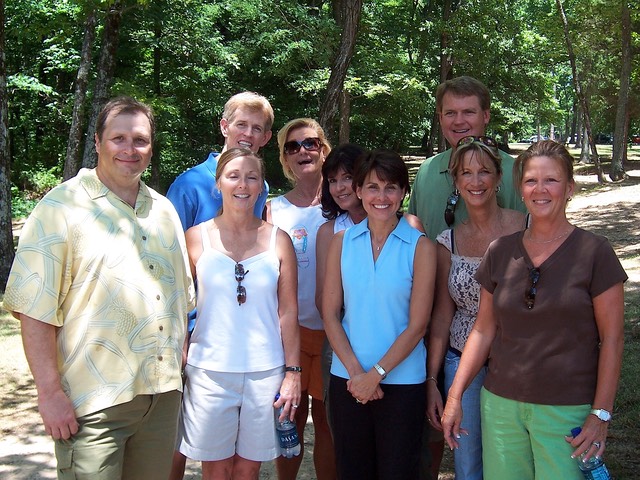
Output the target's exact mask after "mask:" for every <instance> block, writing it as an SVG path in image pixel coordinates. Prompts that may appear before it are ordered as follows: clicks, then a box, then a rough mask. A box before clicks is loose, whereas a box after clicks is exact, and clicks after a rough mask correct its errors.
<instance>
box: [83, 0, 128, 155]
mask: <svg viewBox="0 0 640 480" xmlns="http://www.w3.org/2000/svg"><path fill="white" fill-rule="evenodd" d="M121 20H122V4H121V3H120V2H116V3H114V4H113V5H112V6H111V7H109V11H108V13H107V17H106V19H105V26H104V33H103V36H102V45H101V47H100V60H99V61H98V78H96V85H95V88H94V89H93V102H92V104H91V117H90V118H89V125H88V126H87V136H86V137H85V142H84V156H83V157H82V166H83V167H85V168H93V167H95V166H96V163H97V161H98V154H97V153H96V149H95V147H94V145H95V141H94V136H95V133H96V120H97V118H98V114H99V113H100V110H102V107H104V105H105V103H107V100H108V99H109V89H110V88H111V82H112V81H113V71H114V69H115V64H116V51H117V49H118V33H119V32H120V21H121Z"/></svg>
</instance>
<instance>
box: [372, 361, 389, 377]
mask: <svg viewBox="0 0 640 480" xmlns="http://www.w3.org/2000/svg"><path fill="white" fill-rule="evenodd" d="M373 368H375V369H376V371H377V372H378V373H379V374H380V376H381V377H382V379H383V380H384V379H385V378H387V371H386V370H385V369H384V368H382V367H381V366H380V365H379V364H377V363H376V364H375V365H374V366H373Z"/></svg>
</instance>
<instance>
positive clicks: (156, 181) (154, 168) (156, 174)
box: [149, 20, 162, 190]
mask: <svg viewBox="0 0 640 480" xmlns="http://www.w3.org/2000/svg"><path fill="white" fill-rule="evenodd" d="M153 35H154V38H155V42H154V47H153V93H154V94H155V96H156V98H160V96H161V95H162V92H161V90H160V88H161V82H160V72H161V59H162V52H161V50H160V38H161V37H162V25H161V23H160V21H159V20H156V21H155V24H154V27H153ZM157 138H158V137H156V140H157ZM161 149H162V146H161V145H160V144H159V143H158V142H157V141H156V143H155V145H153V156H152V157H151V178H150V179H149V186H150V187H151V188H153V189H155V190H160V157H161Z"/></svg>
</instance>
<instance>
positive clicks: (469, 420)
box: [444, 350, 487, 480]
mask: <svg viewBox="0 0 640 480" xmlns="http://www.w3.org/2000/svg"><path fill="white" fill-rule="evenodd" d="M459 365H460V357H459V356H458V355H456V354H455V353H453V352H452V351H450V350H449V351H448V352H447V354H446V356H445V358H444V385H445V392H446V393H448V392H449V388H450V387H451V384H452V383H453V377H455V375H456V372H457V371H458V366H459ZM486 375H487V367H482V368H481V369H480V371H479V372H478V375H476V377H475V378H474V379H473V381H472V382H471V385H469V388H467V389H466V390H465V392H464V395H463V396H462V414H463V416H462V425H461V427H462V428H464V429H465V430H467V431H468V432H469V435H464V434H463V435H462V438H461V439H460V440H458V443H459V444H460V447H459V448H458V449H457V450H456V451H455V452H454V465H455V470H456V477H455V478H456V480H482V431H481V429H480V390H481V389H482V384H483V383H484V377H486Z"/></svg>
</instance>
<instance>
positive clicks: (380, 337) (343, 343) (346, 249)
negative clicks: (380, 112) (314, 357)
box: [322, 151, 436, 480]
mask: <svg viewBox="0 0 640 480" xmlns="http://www.w3.org/2000/svg"><path fill="white" fill-rule="evenodd" d="M353 185H354V188H355V193H356V195H357V196H358V197H359V198H360V199H361V201H362V206H363V208H364V210H365V212H366V214H367V217H366V218H365V219H364V220H362V221H361V222H360V223H358V224H356V225H354V226H352V227H351V228H348V229H346V230H344V231H342V232H338V233H336V234H335V235H334V236H333V238H332V239H331V244H330V247H329V252H328V256H327V264H326V275H325V278H324V287H323V293H322V315H323V320H324V324H325V328H326V330H327V335H328V337H329V340H330V342H331V346H332V347H333V351H334V354H333V361H332V365H331V381H330V382H331V386H330V390H329V397H330V405H331V423H332V427H333V433H334V440H335V446H336V463H337V465H338V472H339V477H340V478H344V479H350V480H369V479H378V480H391V479H400V478H401V479H417V478H418V472H419V465H420V444H421V437H422V429H423V426H424V415H425V407H426V391H425V380H426V348H425V345H424V342H423V337H424V334H425V331H426V328H427V324H428V322H429V318H430V316H431V307H432V302H433V293H434V283H435V273H436V251H435V245H434V244H433V243H431V242H430V241H429V240H428V239H427V238H426V237H425V236H424V233H422V232H420V231H418V230H416V229H415V228H412V227H411V226H410V225H409V223H408V222H407V220H406V219H405V218H404V216H403V215H402V213H400V210H401V208H402V202H403V200H404V198H405V197H406V195H407V194H408V193H409V189H410V187H409V174H408V171H407V167H406V165H405V164H404V161H403V160H402V158H400V156H399V155H398V154H396V153H395V152H389V151H373V152H370V153H367V154H366V155H364V156H362V157H361V158H360V159H359V160H358V162H357V166H356V168H355V171H354V178H353Z"/></svg>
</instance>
